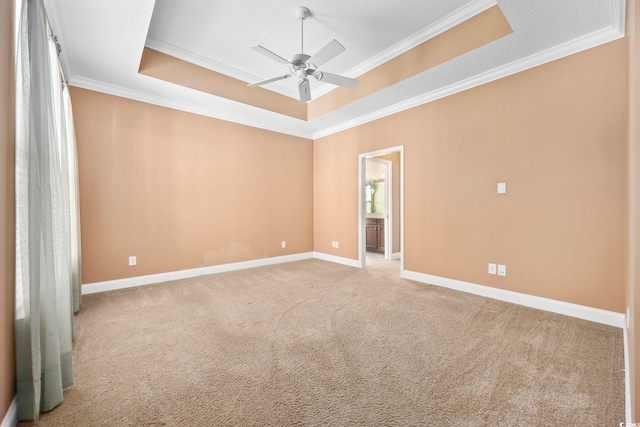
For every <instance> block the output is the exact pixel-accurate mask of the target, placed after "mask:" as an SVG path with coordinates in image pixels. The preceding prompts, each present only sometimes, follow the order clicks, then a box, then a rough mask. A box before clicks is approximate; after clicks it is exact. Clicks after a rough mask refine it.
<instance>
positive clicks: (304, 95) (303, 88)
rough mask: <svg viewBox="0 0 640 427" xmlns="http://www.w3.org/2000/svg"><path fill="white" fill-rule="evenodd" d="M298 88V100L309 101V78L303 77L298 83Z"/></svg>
mask: <svg viewBox="0 0 640 427" xmlns="http://www.w3.org/2000/svg"><path fill="white" fill-rule="evenodd" d="M298 89H300V101H301V102H309V101H311V87H309V80H307V79H304V80H302V81H301V82H300V83H298Z"/></svg>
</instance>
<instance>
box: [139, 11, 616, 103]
mask: <svg viewBox="0 0 640 427" xmlns="http://www.w3.org/2000/svg"><path fill="white" fill-rule="evenodd" d="M622 1H624V0H622ZM497 4H498V2H497V0H476V1H474V2H471V3H468V4H466V5H465V6H463V7H461V8H460V9H458V10H456V11H454V12H453V13H451V14H449V15H447V16H445V17H444V18H442V19H440V20H438V21H437V22H435V23H434V24H432V25H430V26H428V27H426V28H424V29H422V30H421V31H419V32H417V33H416V34H414V35H412V36H411V37H408V38H406V39H404V40H401V41H400V42H398V43H396V44H395V45H393V46H391V47H390V48H388V49H387V50H385V51H383V52H381V53H379V54H378V55H376V56H374V57H372V58H370V59H368V60H367V61H365V62H363V63H362V64H360V65H358V66H357V67H355V68H352V69H350V70H349V71H347V72H345V73H341V74H342V75H344V76H347V77H353V78H357V77H358V76H361V75H362V74H364V73H366V72H368V71H371V70H373V69H374V68H376V67H378V66H380V65H382V64H384V63H385V62H388V61H390V60H392V59H393V58H395V57H397V56H399V55H402V54H403V53H405V52H407V51H409V50H411V49H413V48H414V47H416V46H418V45H420V44H422V43H424V42H425V41H427V40H429V39H431V38H433V37H436V36H438V35H439V34H441V33H444V32H445V31H447V30H449V29H451V28H453V27H455V26H457V25H459V24H461V23H463V22H464V21H466V20H468V19H471V18H473V17H474V16H476V15H478V14H480V13H482V12H484V11H485V10H487V9H489V8H491V7H493V6H495V5H497ZM145 46H146V47H149V48H151V49H153V50H157V51H158V52H162V53H165V54H167V55H170V56H173V57H176V58H178V59H181V60H183V61H187V62H191V63H193V64H196V65H199V66H201V67H204V68H207V69H209V70H213V71H216V72H219V73H223V74H226V75H228V76H231V77H234V78H236V79H239V80H243V81H246V82H248V83H250V82H253V81H258V80H260V79H262V78H263V76H257V75H254V74H252V73H247V72H244V71H242V70H239V69H237V68H235V67H231V66H229V65H226V64H224V63H222V62H219V61H216V60H214V59H210V58H207V57H204V56H202V55H199V54H197V53H195V52H193V51H190V50H188V49H184V48H181V47H179V46H176V45H173V44H171V43H167V42H164V41H161V40H157V39H152V38H148V39H147V41H146V43H145ZM335 89H336V87H335V86H332V85H327V84H323V85H321V86H320V87H318V88H317V89H316V88H314V94H315V98H318V97H320V96H322V95H325V94H327V93H329V92H331V91H333V90H335ZM269 90H272V91H274V92H277V93H280V94H281V95H285V96H289V97H291V98H294V99H298V96H299V95H298V90H297V88H293V89H292V88H290V87H289V86H286V85H284V84H282V83H275V84H272V85H270V86H269Z"/></svg>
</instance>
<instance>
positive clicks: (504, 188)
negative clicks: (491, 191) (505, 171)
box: [498, 182, 507, 194]
mask: <svg viewBox="0 0 640 427" xmlns="http://www.w3.org/2000/svg"><path fill="white" fill-rule="evenodd" d="M506 193H507V183H506V182H499V183H498V194H506Z"/></svg>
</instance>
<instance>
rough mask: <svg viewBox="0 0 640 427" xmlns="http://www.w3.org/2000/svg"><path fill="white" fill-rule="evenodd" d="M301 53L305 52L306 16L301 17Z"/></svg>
mask: <svg viewBox="0 0 640 427" xmlns="http://www.w3.org/2000/svg"><path fill="white" fill-rule="evenodd" d="M300 25H301V27H300V34H301V35H300V53H304V16H303V17H302V18H300Z"/></svg>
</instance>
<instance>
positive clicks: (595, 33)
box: [45, 0, 626, 138]
mask: <svg viewBox="0 0 640 427" xmlns="http://www.w3.org/2000/svg"><path fill="white" fill-rule="evenodd" d="M299 5H303V6H306V7H308V8H309V9H310V10H311V14H312V15H311V16H310V17H309V18H308V19H307V20H306V21H305V24H304V50H305V53H308V54H313V53H315V52H316V51H318V50H319V49H320V48H321V47H323V46H324V45H325V44H327V43H328V42H329V41H330V40H332V39H337V40H338V41H339V42H340V43H341V44H342V45H343V46H345V47H346V52H344V53H343V54H341V55H339V56H338V57H336V58H335V59H333V60H332V61H330V62H328V63H327V64H325V66H323V69H324V70H326V71H328V72H331V73H335V74H342V75H345V76H349V77H354V78H362V79H364V78H366V76H367V73H373V72H376V71H378V74H380V73H382V71H380V70H383V68H384V67H383V65H384V64H389V63H391V61H392V60H393V59H394V58H397V57H399V55H402V54H403V53H405V52H408V51H411V50H412V49H414V48H416V46H420V45H421V44H422V43H425V42H427V41H428V40H433V38H434V37H437V36H438V35H441V34H446V32H447V31H453V30H452V29H454V28H455V27H456V26H458V25H460V24H461V23H463V22H467V21H468V20H470V19H472V18H473V17H476V16H478V15H480V14H482V13H484V12H486V11H487V10H489V9H491V8H495V7H496V5H497V7H498V8H499V10H500V11H501V13H502V14H504V18H506V20H507V21H508V24H509V25H510V27H511V29H512V32H510V33H509V34H508V35H504V36H502V35H500V37H498V38H497V39H495V40H494V41H491V42H488V43H486V44H484V45H482V46H480V47H477V48H475V47H474V48H473V49H471V50H470V51H468V52H465V53H462V54H460V55H458V56H455V57H453V58H451V59H448V60H446V61H444V62H442V63H438V64H437V65H435V66H431V67H428V68H426V69H424V70H422V71H420V70H418V71H417V72H416V74H411V75H410V76H408V77H407V78H404V77H403V79H402V80H400V81H394V80H393V78H390V77H393V76H388V77H389V78H385V77H384V76H383V77H382V80H384V81H386V80H389V82H390V83H389V84H388V85H386V86H384V87H376V88H375V90H373V91H369V92H370V93H369V92H366V93H364V92H363V93H364V94H363V95H362V96H359V97H353V98H354V99H349V100H348V101H345V102H342V103H341V104H336V105H337V107H336V108H332V109H327V110H326V111H323V113H322V114H320V115H317V114H315V115H314V114H311V115H310V120H305V119H303V118H300V116H299V115H298V116H297V117H292V116H289V115H286V114H282V113H279V112H274V111H271V109H269V108H266V107H265V105H264V104H260V103H258V102H251V101H250V100H247V98H241V99H240V100H233V99H229V98H226V97H224V96H218V95H216V94H213V93H209V92H207V91H204V90H202V89H201V88H199V87H198V86H196V85H194V84H189V82H184V81H182V82H179V83H176V82H171V81H167V80H170V79H169V78H167V79H166V80H163V79H162V78H157V77H152V76H150V75H145V74H143V73H142V70H141V60H142V56H143V52H145V47H146V50H148V49H152V50H153V51H157V52H160V53H161V54H164V55H167V56H168V57H173V58H176V59H177V60H181V61H186V62H189V63H191V65H195V66H198V67H201V68H202V69H204V71H207V72H208V71H211V72H215V73H218V74H219V75H225V76H228V77H229V78H231V79H229V81H231V80H237V81H239V82H238V83H242V85H241V86H243V87H244V84H245V83H249V82H255V81H259V80H263V79H266V78H270V77H274V76H277V75H280V74H283V71H286V70H285V69H284V67H283V66H281V65H279V64H277V63H276V62H273V61H270V60H269V59H268V58H265V57H263V56H261V55H259V54H257V53H256V52H254V51H252V50H250V49H249V48H248V46H250V45H256V44H260V45H262V46H264V47H266V48H267V49H269V50H271V51H273V52H275V53H277V54H279V55H280V56H283V57H285V58H288V57H289V56H291V55H292V54H293V53H299V52H300V21H299V20H297V19H296V18H295V16H294V14H293V10H294V9H295V7H296V6H299ZM363 5H366V7H363ZM45 6H46V8H47V11H48V14H49V19H50V21H51V26H52V28H53V31H54V33H55V34H56V35H57V37H58V39H59V41H60V42H61V44H62V49H63V51H62V55H61V58H62V62H63V66H64V69H65V72H66V77H67V80H68V81H69V83H70V84H71V85H74V86H78V87H83V88H87V89H92V90H97V91H101V92H105V93H110V94H114V95H118V96H124V97H127V98H132V99H137V100H140V101H144V102H150V103H153V104H157V105H162V106H166V107H170V108H176V109H180V110H184V111H189V112H193V113H196V114H202V115H206V116H210V117H215V118H219V119H223V120H230V121H234V122H238V123H242V124H246V125H249V126H255V127H260V128H265V129H269V130H274V131H277V132H283V133H288V134H292V135H297V136H301V137H305V138H319V137H322V136H325V135H329V134H331V133H334V132H338V131H340V130H343V129H347V128H349V127H352V126H355V125H358V124H361V123H364V122H367V121H370V120H374V119H376V118H379V117H384V116H385V115H388V114H392V113H395V112H397V111H402V110H403V109H406V108H411V107H413V106H416V105H420V104H422V103H425V102H429V101H431V100H434V99H438V98H441V97H443V96H447V95H450V94H453V93H456V92H459V91H461V90H466V89H468V88H471V87H474V86H477V85H480V84H483V83H486V82H489V81H492V80H495V79H498V78H501V77H504V76H507V75H510V74H513V73H516V72H519V71H522V70H525V69H528V68H531V67H534V66H536V65H540V64H542V63H545V62H549V61H552V60H555V59H558V58H561V57H564V56H567V55H570V54H573V53H576V52H579V51H582V50H584V49H588V48H591V47H594V46H597V45H599V44H602V43H606V42H609V41H612V40H615V39H618V38H620V37H623V36H624V12H625V6H626V4H625V1H624V0H563V1H557V0H500V1H498V2H496V1H495V0H473V1H469V0H398V1H395V2H388V1H382V0H375V1H368V2H345V1H338V0H322V1H320V0H308V1H306V2H304V3H300V2H298V1H296V2H292V1H290V0H287V1H281V2H264V1H259V0H254V1H243V2H238V1H232V0H218V1H215V2H212V1H210V0H182V1H179V2H176V1H171V0H136V1H135V2H132V1H129V0H110V1H109V2H87V1H86V0H45ZM423 49H428V47H427V44H426V43H425V44H424V45H423ZM427 52H428V50H427ZM396 61H399V60H398V59H396ZM139 70H140V71H141V72H139ZM178 77H183V80H184V76H182V75H181V76H178ZM205 79H206V76H205ZM177 80H179V79H177ZM296 83H297V82H296V81H295V79H294V78H291V79H287V80H283V81H281V82H278V83H274V84H271V85H268V86H265V87H264V89H266V90H268V91H271V92H273V93H277V94H279V95H280V96H283V97H286V98H287V99H288V98H292V99H297V97H298V93H297V92H298V91H297V84H296ZM311 84H312V86H311V89H312V95H313V98H314V100H312V101H311V102H310V103H309V104H308V108H309V110H310V111H312V110H314V109H315V110H318V107H317V105H320V104H323V102H324V104H327V103H328V101H326V100H329V99H331V97H332V96H333V97H336V98H337V97H339V96H340V95H339V91H341V90H345V89H338V90H335V91H334V88H335V87H334V86H331V85H328V84H323V83H320V82H317V81H312V83H311ZM367 84H369V83H367ZM251 89H254V88H249V90H251ZM255 89H258V88H255ZM334 92H335V93H334ZM257 93H259V92H258V91H256V94H257ZM248 96H252V93H251V92H249V95H248ZM256 96H258V95H256ZM343 98H344V96H343ZM314 103H316V104H314ZM331 103H332V104H333V101H331ZM252 104H253V105H252ZM256 105H258V106H256Z"/></svg>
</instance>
